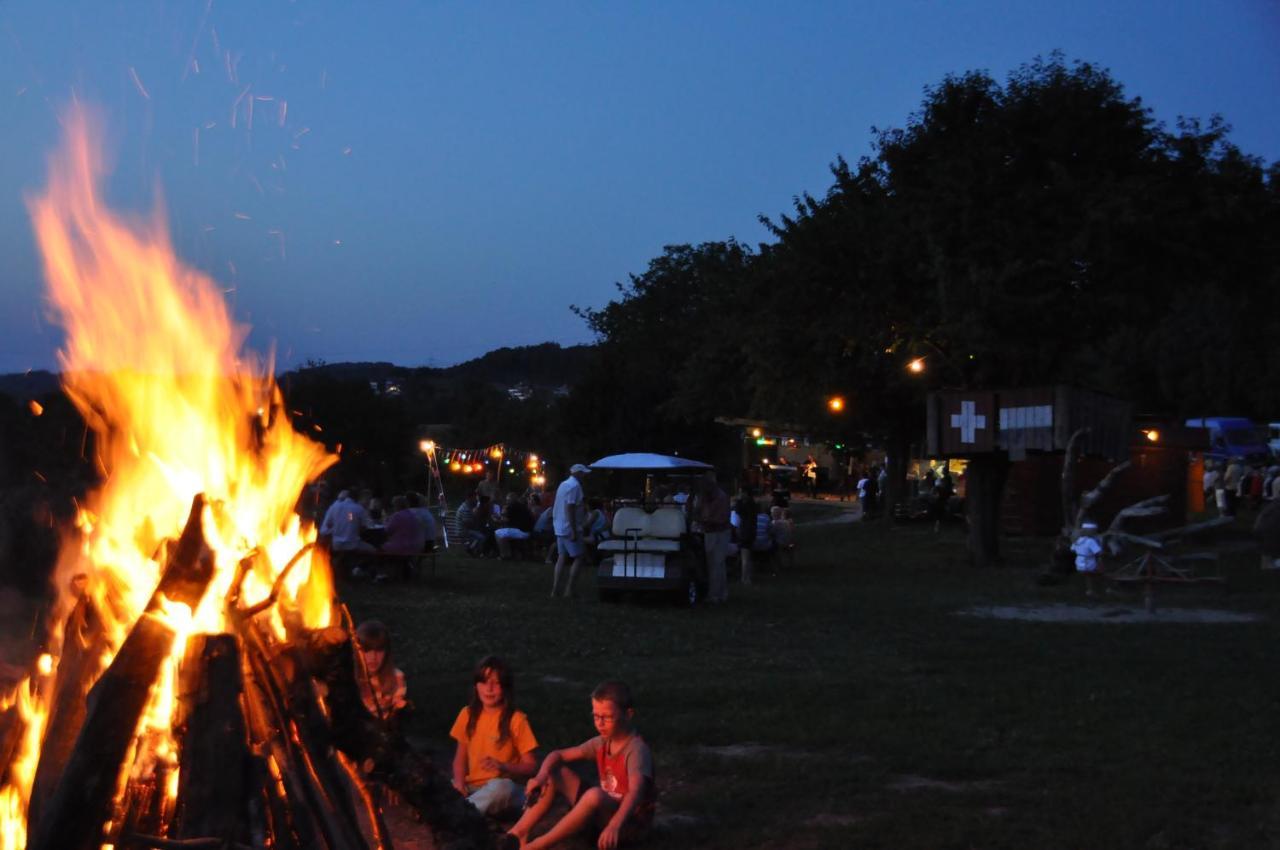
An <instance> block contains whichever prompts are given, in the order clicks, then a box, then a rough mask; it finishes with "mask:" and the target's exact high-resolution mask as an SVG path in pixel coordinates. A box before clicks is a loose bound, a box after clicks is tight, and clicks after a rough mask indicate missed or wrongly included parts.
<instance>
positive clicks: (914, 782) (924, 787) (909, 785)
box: [887, 775, 998, 794]
mask: <svg viewBox="0 0 1280 850" xmlns="http://www.w3.org/2000/svg"><path fill="white" fill-rule="evenodd" d="M997 784H998V783H995V782H990V781H986V780H978V781H975V782H948V781H947V780H945V779H930V778H929V777H927V776H913V775H906V776H895V777H894V778H893V779H892V780H891V781H890V782H889V784H888V786H887V787H888V788H889V790H890V791H945V792H947V793H948V794H966V793H972V792H976V791H990V790H991V789H992V788H995V787H996V785H997Z"/></svg>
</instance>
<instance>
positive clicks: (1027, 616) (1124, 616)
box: [956, 603, 1262, 623]
mask: <svg viewBox="0 0 1280 850" xmlns="http://www.w3.org/2000/svg"><path fill="white" fill-rule="evenodd" d="M956 613H957V614H959V615H960V616H961V617H983V618H986V619H990V620H1029V621H1033V622H1039V623H1256V622H1258V621H1260V620H1261V619H1262V616H1261V615H1258V614H1248V613H1242V612H1240V611H1221V610H1217V609H1213V608H1157V609H1156V611H1155V612H1154V613H1148V612H1147V611H1146V610H1145V609H1144V608H1142V607H1140V606H1130V605H1068V604H1066V603H1059V604H1056V605H978V606H975V607H973V608H966V609H965V610H963V611H957V612H956Z"/></svg>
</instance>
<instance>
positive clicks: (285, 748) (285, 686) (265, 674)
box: [240, 621, 368, 850]
mask: <svg viewBox="0 0 1280 850" xmlns="http://www.w3.org/2000/svg"><path fill="white" fill-rule="evenodd" d="M240 634H241V638H242V640H243V641H244V647H245V652H246V654H247V656H248V659H249V662H250V669H251V670H252V677H253V681H254V682H255V684H257V685H258V686H259V688H260V689H261V690H262V691H263V693H264V695H266V696H267V698H268V701H269V702H270V703H271V714H272V715H273V716H274V718H275V723H274V724H273V728H272V729H271V730H270V733H269V734H271V737H272V752H273V755H275V757H276V759H277V764H278V766H279V768H280V770H281V771H282V773H283V775H284V780H285V785H286V787H287V788H288V789H289V792H290V803H291V810H292V807H293V806H297V805H303V806H304V807H305V808H306V810H307V811H308V813H309V814H310V815H311V816H312V818H313V822H314V825H315V827H316V828H317V829H318V830H319V832H320V834H321V835H322V836H323V837H324V841H325V843H326V845H327V846H328V847H330V848H332V850H342V848H358V850H367V847H368V845H367V843H366V842H365V840H364V835H363V833H362V832H361V830H360V824H359V821H358V819H357V818H356V813H355V809H354V807H353V806H352V802H351V798H350V795H345V794H344V795H342V796H337V795H335V793H334V792H336V791H338V790H341V789H343V788H344V787H345V786H344V783H343V782H342V781H341V775H340V773H339V768H338V767H337V765H336V764H334V763H333V762H332V761H331V760H330V759H331V757H330V755H329V753H328V746H327V743H325V744H324V745H320V744H318V743H317V742H316V741H315V735H316V730H317V729H319V728H323V727H324V725H325V721H324V717H323V713H322V712H321V711H320V707H319V704H318V703H315V701H314V689H313V685H312V684H311V680H310V679H309V678H307V677H305V676H301V675H299V673H300V669H299V668H300V663H299V661H298V659H297V657H296V650H293V649H291V648H288V647H286V648H285V649H283V650H281V651H280V652H277V653H276V654H275V655H274V656H272V655H269V653H268V650H267V645H266V641H265V639H264V637H263V635H262V634H261V632H259V630H258V629H257V628H256V627H255V626H254V625H253V623H252V622H251V621H242V622H241V628H240ZM304 688H305V691H304V690H303V689H304ZM321 735H322V737H326V738H327V734H325V733H321ZM291 813H292V812H291Z"/></svg>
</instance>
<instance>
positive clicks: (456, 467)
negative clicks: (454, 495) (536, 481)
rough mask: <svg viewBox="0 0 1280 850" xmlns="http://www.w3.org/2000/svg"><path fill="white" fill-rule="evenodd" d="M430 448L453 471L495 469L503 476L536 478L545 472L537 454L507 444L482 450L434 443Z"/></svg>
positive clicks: (464, 471) (468, 471)
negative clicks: (528, 475) (518, 475)
mask: <svg viewBox="0 0 1280 850" xmlns="http://www.w3.org/2000/svg"><path fill="white" fill-rule="evenodd" d="M431 446H432V449H431V450H432V451H434V452H435V454H436V458H437V460H438V462H439V463H440V465H441V466H443V467H447V468H448V469H449V471H450V472H461V473H464V474H474V473H483V472H485V471H486V470H494V471H498V472H499V473H500V474H501V473H503V472H505V473H508V474H518V473H528V474H531V475H537V476H541V475H542V474H543V472H544V464H545V461H544V460H543V459H542V458H541V457H540V456H539V455H538V453H537V452H533V451H528V450H526V449H517V448H512V447H511V446H508V445H507V444H506V443H495V444H493V445H491V446H484V447H483V448H459V447H456V446H442V445H439V444H438V443H431Z"/></svg>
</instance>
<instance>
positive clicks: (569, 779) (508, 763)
mask: <svg viewBox="0 0 1280 850" xmlns="http://www.w3.org/2000/svg"><path fill="white" fill-rule="evenodd" d="M356 643H357V647H358V649H359V653H358V654H357V660H356V670H355V673H356V678H357V681H358V682H359V685H360V691H361V697H362V699H363V701H364V704H365V708H367V709H368V710H369V713H370V714H372V715H373V716H374V717H375V718H378V719H379V720H380V721H381V722H384V723H388V724H395V723H397V722H399V719H400V717H401V716H402V715H403V713H404V712H405V711H406V710H408V708H409V704H408V701H407V699H406V697H405V694H406V688H405V677H404V673H403V672H401V671H400V670H399V669H397V668H396V666H395V662H394V661H393V659H392V655H391V638H390V635H389V633H388V631H387V628H386V627H385V626H384V625H383V624H382V623H380V622H376V621H368V622H365V623H362V624H361V625H360V627H359V628H358V629H357V630H356ZM590 701H591V720H592V723H593V724H594V726H595V730H596V733H597V734H596V735H595V736H593V737H591V738H588V739H587V740H586V741H583V742H582V743H580V744H576V745H571V746H566V747H562V748H560V749H554V750H551V751H550V752H548V753H547V755H546V756H545V757H544V758H542V759H541V761H539V759H538V750H539V742H538V738H537V736H536V735H535V734H534V732H533V726H532V724H531V723H530V721H529V717H528V716H527V715H526V714H525V713H524V712H523V711H521V710H520V709H519V708H517V707H516V691H515V675H514V673H513V672H512V670H511V667H510V666H509V665H508V664H507V663H506V662H505V661H503V660H502V659H501V658H498V657H496V656H492V655H490V656H486V657H485V658H482V659H481V660H480V662H479V663H478V664H477V665H476V667H475V671H474V673H473V675H472V678H471V683H470V687H469V689H468V690H467V693H466V704H465V705H463V707H462V708H461V709H460V710H459V711H458V715H457V718H456V719H455V720H454V722H453V726H452V728H451V729H450V730H449V737H450V738H451V739H452V740H453V741H454V742H455V747H454V756H453V760H452V762H451V763H450V778H451V781H452V784H453V787H454V789H455V790H457V792H458V793H459V794H461V795H463V796H464V797H466V799H467V801H468V802H470V803H471V805H473V806H474V807H475V808H476V809H477V810H478V811H479V812H480V813H481V814H483V815H485V816H486V817H489V818H493V819H495V822H496V823H498V824H500V826H499V828H505V830H506V831H505V833H504V841H503V842H502V843H500V845H499V846H505V847H509V848H510V847H518V848H525V850H537V848H542V847H550V846H553V845H555V844H557V843H559V842H561V841H563V840H564V839H566V838H568V837H570V836H572V835H576V834H578V833H582V832H584V831H587V830H593V831H594V832H595V833H596V835H597V840H596V846H597V847H599V848H601V850H611V848H614V847H618V846H620V845H621V844H624V843H631V842H633V841H636V840H639V839H641V838H643V837H644V836H645V835H646V834H647V832H648V831H649V828H650V827H651V825H652V823H653V815H654V809H655V806H656V802H657V786H656V784H655V772H654V765H653V754H652V753H651V752H650V750H649V746H648V744H647V743H646V742H645V740H644V738H643V737H642V736H641V735H640V732H639V730H637V729H636V726H635V713H636V712H635V706H634V702H633V699H632V696H631V689H630V688H629V687H627V685H626V684H625V683H623V682H619V681H606V682H602V683H601V684H600V685H598V686H597V687H596V688H595V689H594V690H593V691H592V692H591V696H590ZM574 762H587V763H594V764H595V767H596V775H597V776H598V777H599V784H598V785H592V786H588V785H587V783H585V782H584V781H583V780H582V779H581V777H580V776H579V774H578V773H576V772H575V771H574V770H572V769H570V768H569V767H568V765H570V764H572V763H574ZM557 800H561V801H563V802H564V803H565V804H566V805H567V806H568V811H567V812H566V813H565V814H564V815H563V816H562V817H560V818H559V819H558V820H556V821H555V822H553V823H551V824H550V828H549V829H547V830H546V831H545V832H544V833H543V834H541V835H538V836H536V837H533V836H532V833H533V831H534V829H535V828H536V827H537V826H538V825H539V824H541V823H543V822H544V821H547V820H549V815H550V814H551V812H552V807H553V805H554V804H555V802H556V801H557Z"/></svg>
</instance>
